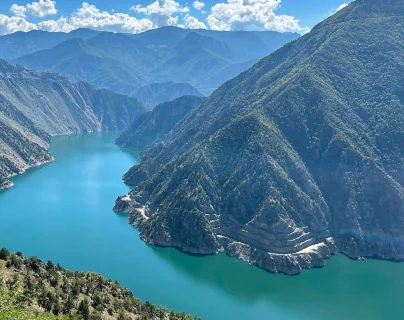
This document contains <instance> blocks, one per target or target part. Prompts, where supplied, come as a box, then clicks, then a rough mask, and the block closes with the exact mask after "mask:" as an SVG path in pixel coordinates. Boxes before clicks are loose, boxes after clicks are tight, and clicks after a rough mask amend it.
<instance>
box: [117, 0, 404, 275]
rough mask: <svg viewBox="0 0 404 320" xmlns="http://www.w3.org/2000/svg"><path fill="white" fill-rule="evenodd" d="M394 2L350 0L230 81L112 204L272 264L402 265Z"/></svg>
mask: <svg viewBox="0 0 404 320" xmlns="http://www.w3.org/2000/svg"><path fill="white" fill-rule="evenodd" d="M403 16H404V1H401V0H400V1H397V0H383V1H382V0H357V1H354V2H352V3H351V4H350V5H349V6H347V7H346V8H345V9H343V10H341V11H339V12H338V13H336V14H335V15H334V16H332V17H330V18H329V19H327V20H325V21H324V22H323V23H320V24H319V25H317V26H316V27H314V28H313V30H312V31H311V32H310V33H309V34H307V35H305V36H303V37H301V38H300V39H298V40H296V41H294V42H291V43H289V44H287V45H286V46H284V47H283V48H281V49H280V50H278V51H276V52H275V53H273V54H271V55H270V56H268V57H266V58H264V59H262V60H261V61H260V62H259V63H257V64H256V65H254V66H253V67H252V68H251V69H249V70H248V71H246V72H244V73H242V74H240V75H239V76H238V77H236V78H234V79H233V80H231V81H228V82H227V83H225V84H224V85H222V86H221V87H220V88H219V89H218V90H216V91H215V92H214V93H213V94H212V95H211V96H210V97H209V98H208V99H207V101H206V102H204V103H203V104H202V105H201V106H200V107H199V108H197V109H195V110H193V111H192V112H191V113H190V114H189V115H188V116H186V117H185V119H184V120H182V121H181V122H180V124H178V125H177V126H176V127H175V128H174V130H173V131H172V132H171V133H170V136H171V140H168V142H167V139H166V143H165V145H164V146H163V145H159V146H156V147H154V148H152V149H150V150H148V151H147V152H146V153H145V154H144V155H143V157H142V162H141V164H140V165H138V166H135V167H133V168H132V169H131V170H130V171H129V172H128V173H127V174H126V175H125V177H124V179H125V182H127V183H129V184H132V185H135V188H134V190H133V191H132V192H131V193H130V194H129V196H125V197H123V198H121V199H119V200H118V201H117V207H116V208H118V209H119V210H122V211H126V212H129V213H130V216H131V218H130V219H131V222H132V223H133V224H134V225H135V226H137V227H138V228H139V230H140V234H141V237H142V239H143V240H145V241H147V242H148V243H152V244H157V245H163V246H173V247H178V248H180V249H181V250H184V251H187V252H192V253H199V254H215V253H217V252H218V251H219V250H221V249H222V248H223V249H224V250H225V251H226V252H227V254H229V255H231V256H235V257H239V258H241V259H243V260H246V261H249V262H250V263H251V264H254V265H257V266H259V267H261V268H264V269H266V270H269V271H272V272H284V273H288V274H297V273H299V272H300V271H301V269H302V268H310V267H321V266H323V265H324V262H323V259H325V258H328V257H330V254H332V253H334V252H335V251H336V250H337V249H338V250H339V251H340V252H342V253H344V254H346V255H348V256H349V257H352V258H358V257H361V256H366V257H374V258H380V259H388V260H394V261H401V260H404V241H403V240H402V239H403V235H404V233H403V230H404V219H403V217H404V178H403V177H404V174H403V173H404V130H403V123H404V87H403V84H404V72H403V70H404V63H403V61H404V54H403V53H404V37H403V34H404V23H403V21H404V20H403Z"/></svg>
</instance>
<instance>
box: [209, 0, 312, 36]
mask: <svg viewBox="0 0 404 320" xmlns="http://www.w3.org/2000/svg"><path fill="white" fill-rule="evenodd" d="M281 1H282V0H228V1H227V3H217V4H215V5H214V6H213V7H212V9H211V12H210V14H209V16H208V18H207V20H208V24H209V26H210V28H211V29H213V30H227V31H230V30H248V29H258V30H274V31H281V32H284V31H298V32H305V31H307V28H304V27H301V26H300V24H299V20H297V19H296V18H294V17H292V16H288V15H277V14H276V13H275V10H276V9H278V8H279V6H280V4H281Z"/></svg>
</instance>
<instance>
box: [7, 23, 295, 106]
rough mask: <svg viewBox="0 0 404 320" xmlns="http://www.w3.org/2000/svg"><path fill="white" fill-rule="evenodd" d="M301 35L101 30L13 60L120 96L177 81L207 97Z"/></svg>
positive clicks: (175, 29)
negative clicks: (224, 83)
mask: <svg viewBox="0 0 404 320" xmlns="http://www.w3.org/2000/svg"><path fill="white" fill-rule="evenodd" d="M28 34H30V33H28ZM59 37H60V36H59ZM297 37H298V35H297V34H294V33H276V32H275V33H274V32H263V33H253V32H251V33H250V32H244V31H243V32H234V34H233V32H223V31H208V30H187V29H180V28H175V27H165V28H160V29H154V30H150V31H147V32H144V33H141V34H135V35H132V34H115V33H110V32H101V33H97V34H95V35H94V36H92V37H89V38H86V37H84V36H80V35H76V37H70V38H69V39H67V40H66V39H65V40H64V41H60V42H59V43H57V44H56V45H55V46H54V47H52V48H44V50H39V51H36V52H33V53H30V54H28V55H24V56H20V57H18V58H17V59H13V60H11V62H12V63H17V64H20V65H22V66H24V67H27V68H32V69H37V70H45V71H53V72H57V73H60V74H63V75H65V76H67V77H69V78H70V79H72V80H74V81H86V82H89V83H90V84H92V85H94V86H95V87H97V88H105V89H109V90H112V91H114V92H117V93H121V94H127V95H131V94H133V93H134V92H136V91H137V90H139V89H140V88H142V87H144V86H147V85H150V84H154V83H162V82H171V81H174V82H177V83H188V84H190V85H192V86H194V87H195V88H196V89H197V90H198V91H199V92H201V93H202V94H204V95H209V94H210V93H211V92H212V91H213V90H214V89H216V88H217V87H218V86H219V85H220V84H222V83H223V82H225V81H226V80H228V79H231V78H232V77H234V76H236V75H237V74H239V73H240V72H241V71H244V70H246V69H247V68H249V67H251V66H252V65H253V64H254V63H255V62H256V61H257V60H258V59H260V58H262V57H263V56H265V55H267V54H268V53H270V52H272V51H273V50H274V49H275V48H279V47H281V46H282V45H284V44H285V43H287V42H288V41H291V40H293V39H296V38H297ZM272 38H273V39H274V40H273V41H271V39H272ZM0 43H1V37H0ZM0 57H1V52H0ZM212 79H214V80H213V81H212ZM159 102H164V101H159Z"/></svg>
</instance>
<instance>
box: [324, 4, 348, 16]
mask: <svg viewBox="0 0 404 320" xmlns="http://www.w3.org/2000/svg"><path fill="white" fill-rule="evenodd" d="M348 5H349V3H343V4H341V5H340V6H339V7H338V8H335V9H333V10H331V11H330V12H329V13H328V14H329V15H330V16H332V15H333V14H336V13H337V12H338V11H340V10H342V9H344V8H345V7H347V6H348Z"/></svg>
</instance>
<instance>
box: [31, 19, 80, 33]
mask: <svg viewBox="0 0 404 320" xmlns="http://www.w3.org/2000/svg"><path fill="white" fill-rule="evenodd" d="M38 29H39V30H43V31H49V32H70V31H72V30H74V29H75V28H74V27H73V26H72V25H71V24H69V22H68V19H67V18H65V17H61V18H59V19H58V20H56V21H55V20H47V21H41V22H39V23H38Z"/></svg>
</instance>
